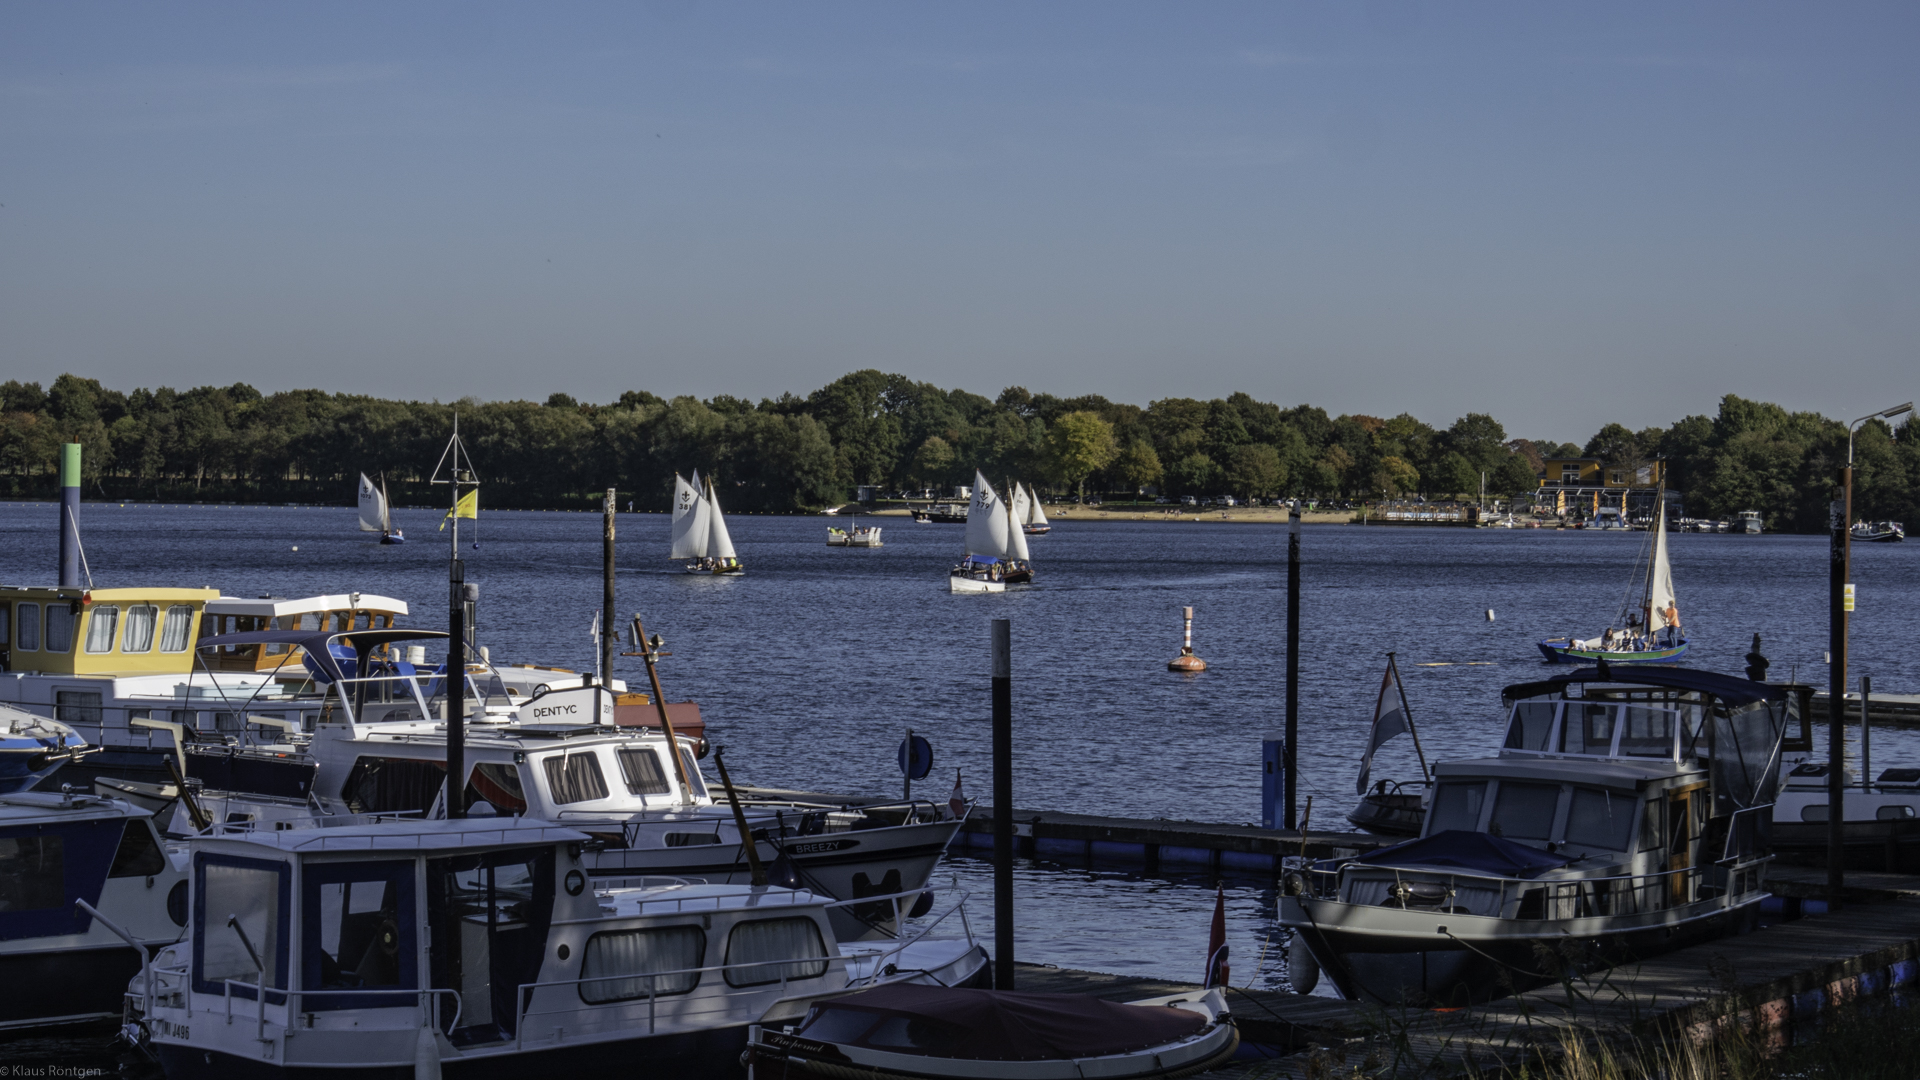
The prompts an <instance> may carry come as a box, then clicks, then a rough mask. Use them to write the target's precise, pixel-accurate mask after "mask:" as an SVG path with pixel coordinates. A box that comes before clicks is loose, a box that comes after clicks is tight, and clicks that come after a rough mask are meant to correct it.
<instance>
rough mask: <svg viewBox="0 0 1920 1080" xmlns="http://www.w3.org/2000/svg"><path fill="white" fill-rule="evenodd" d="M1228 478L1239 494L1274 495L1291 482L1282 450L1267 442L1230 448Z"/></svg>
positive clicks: (1234, 491) (1229, 485)
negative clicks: (1282, 459)
mask: <svg viewBox="0 0 1920 1080" xmlns="http://www.w3.org/2000/svg"><path fill="white" fill-rule="evenodd" d="M1223 471H1224V474H1225V475H1224V479H1225V480H1226V484H1227V487H1228V488H1229V489H1230V490H1231V491H1232V493H1233V494H1235V495H1241V496H1246V497H1251V498H1270V497H1272V496H1274V495H1276V494H1278V493H1279V492H1280V491H1281V490H1282V489H1284V488H1285V487H1286V485H1287V479H1288V478H1287V468H1286V466H1285V465H1284V464H1282V463H1281V461H1280V451H1278V450H1275V449H1274V448H1273V447H1272V446H1269V445H1267V444H1266V443H1246V444H1244V445H1241V446H1236V447H1234V448H1233V449H1231V450H1229V451H1227V461H1226V468H1225V469H1224V470H1223Z"/></svg>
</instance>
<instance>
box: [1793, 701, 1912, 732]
mask: <svg viewBox="0 0 1920 1080" xmlns="http://www.w3.org/2000/svg"><path fill="white" fill-rule="evenodd" d="M1832 700H1833V695H1831V694H1815V695H1813V726H1814V727H1816V728H1818V727H1821V726H1824V725H1825V724H1826V722H1827V710H1828V709H1829V708H1831V706H1829V705H1828V704H1827V703H1828V702H1830V701H1832ZM1846 716H1847V723H1849V724H1858V723H1859V722H1860V695H1859V694H1857V693H1850V694H1848V695H1847V703H1846ZM1873 726H1874V727H1920V694H1875V695H1873Z"/></svg>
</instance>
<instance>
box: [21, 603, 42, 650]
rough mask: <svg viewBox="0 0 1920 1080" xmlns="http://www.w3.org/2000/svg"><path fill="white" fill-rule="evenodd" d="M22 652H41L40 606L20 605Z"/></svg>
mask: <svg viewBox="0 0 1920 1080" xmlns="http://www.w3.org/2000/svg"><path fill="white" fill-rule="evenodd" d="M20 651H21V652H39V651H40V605H39V604H21V605H20Z"/></svg>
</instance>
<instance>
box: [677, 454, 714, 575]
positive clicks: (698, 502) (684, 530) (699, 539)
mask: <svg viewBox="0 0 1920 1080" xmlns="http://www.w3.org/2000/svg"><path fill="white" fill-rule="evenodd" d="M699 482H700V470H698V469H695V470H694V472H693V483H692V484H689V483H687V482H686V481H685V480H682V479H681V478H680V474H679V473H674V474H673V553H672V554H671V555H669V556H668V558H671V559H701V558H705V557H706V554H707V534H708V532H709V531H710V530H709V528H708V525H707V500H706V499H705V498H703V497H702V496H701V494H700V489H699V488H697V487H695V486H694V484H698V483H699Z"/></svg>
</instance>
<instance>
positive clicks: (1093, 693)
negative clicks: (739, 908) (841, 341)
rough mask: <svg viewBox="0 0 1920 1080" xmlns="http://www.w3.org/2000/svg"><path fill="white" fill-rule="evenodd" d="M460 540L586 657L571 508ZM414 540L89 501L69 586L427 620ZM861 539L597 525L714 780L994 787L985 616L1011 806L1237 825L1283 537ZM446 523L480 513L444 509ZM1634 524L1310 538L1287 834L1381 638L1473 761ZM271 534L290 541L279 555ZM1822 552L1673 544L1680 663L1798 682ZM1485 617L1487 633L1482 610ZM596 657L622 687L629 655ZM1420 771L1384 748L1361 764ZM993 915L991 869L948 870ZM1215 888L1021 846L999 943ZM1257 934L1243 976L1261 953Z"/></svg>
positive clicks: (1822, 632)
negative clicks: (319, 596) (692, 706)
mask: <svg viewBox="0 0 1920 1080" xmlns="http://www.w3.org/2000/svg"><path fill="white" fill-rule="evenodd" d="M483 514H484V516H483V517H482V519H481V520H480V521H479V522H478V528H477V533H478V539H479V547H478V548H477V549H475V548H472V547H466V548H465V550H463V551H462V552H461V554H462V556H463V558H465V559H466V560H467V563H468V566H467V580H468V581H473V582H478V583H479V584H480V589H481V615H480V628H479V640H480V641H481V642H482V643H483V644H486V645H488V646H489V647H490V649H491V652H492V655H493V657H494V659H495V660H496V661H499V660H509V661H514V662H532V663H539V664H553V665H559V666H565V667H574V668H585V669H587V670H591V668H592V662H593V659H592V658H593V643H592V639H591V638H590V636H589V627H590V625H591V623H592V621H593V617H594V614H595V612H596V611H598V610H599V606H600V588H601V586H600V551H601V540H600V529H601V524H600V518H599V516H598V515H597V514H577V513H539V512H494V511H483ZM396 518H397V522H396V523H397V524H399V525H401V526H402V527H403V528H405V530H406V532H407V535H408V536H409V537H410V538H411V540H412V542H411V543H409V544H406V545H404V546H398V547H382V546H380V545H378V544H377V543H374V542H373V541H372V538H370V537H369V536H367V535H365V534H362V533H359V532H357V531H355V527H354V521H355V518H354V512H353V511H352V510H351V509H349V508H341V509H322V508H311V507H258V506H255V507H226V506H154V505H139V504H126V505H124V506H122V505H119V504H88V505H87V506H85V507H84V508H83V511H82V515H81V522H82V529H83V533H84V538H85V543H86V553H87V558H88V561H89V564H90V566H91V568H92V573H93V580H94V583H95V584H97V585H99V586H101V587H106V586H115V585H175V586H214V587H217V588H219V589H220V590H222V591H223V592H225V593H227V594H230V595H237V596H257V595H260V594H263V593H272V594H275V595H281V596H302V595H309V594H313V593H320V592H350V591H359V592H364V593H377V594H381V595H386V596H393V597H398V598H400V599H403V600H405V601H407V602H408V603H409V604H410V605H412V607H413V618H412V619H411V622H413V623H414V624H416V625H426V626H435V627H444V625H445V621H446V615H445V597H446V591H447V590H446V557H447V545H446V534H444V533H439V534H436V533H435V532H434V531H433V530H434V527H435V525H436V524H437V523H438V521H439V514H438V513H436V512H432V511H425V510H404V509H403V510H400V511H398V512H397V513H396ZM862 520H864V521H867V522H878V523H880V524H882V525H883V526H884V529H885V532H884V537H885V540H886V546H884V547H882V548H879V549H874V550H859V549H852V550H850V549H842V548H829V547H827V546H825V534H826V528H827V525H828V524H829V523H833V524H841V525H844V524H846V522H847V519H844V518H842V519H829V518H799V517H775V516H768V517H755V516H733V517H729V519H728V521H729V525H730V527H731V530H732V534H733V537H734V540H735V543H736V545H737V546H738V548H739V551H740V556H741V558H742V560H743V561H744V562H745V563H746V565H747V567H748V573H747V574H746V575H745V576H743V577H739V578H711V577H692V576H688V575H685V574H682V573H680V572H679V570H678V566H677V565H676V564H674V563H672V562H670V561H669V560H667V559H666V558H665V554H666V552H667V550H668V539H667V536H668V519H667V517H666V516H665V515H658V514H622V515H621V516H620V518H619V526H618V527H619V558H618V563H617V565H618V577H617V581H618V588H619V610H620V612H621V619H622V621H623V622H624V621H625V619H626V618H627V616H628V615H630V614H631V613H633V612H636V611H637V612H640V613H641V614H642V615H643V616H644V618H645V621H646V626H647V629H648V631H649V632H658V633H660V634H662V635H663V636H664V637H665V639H666V641H667V649H668V651H670V652H672V653H673V656H672V658H671V659H668V660H666V661H664V662H663V668H662V678H663V680H664V682H665V684H666V688H667V694H668V696H669V698H671V699H674V700H682V699H692V700H695V701H698V702H699V703H700V705H701V710H702V713H703V715H704V717H705V718H706V721H707V724H708V733H709V737H710V738H711V739H712V740H713V741H714V742H715V743H717V744H719V745H723V746H725V747H726V748H727V760H728V766H729V769H730V770H731V771H732V772H733V774H734V775H735V776H736V778H739V779H742V780H745V781H748V782H751V783H756V784H763V785H768V786H779V787H797V788H804V789H810V790H822V791H836V792H868V791H897V790H898V786H899V784H900V777H899V773H898V771H897V768H896V766H895V764H894V755H895V748H896V747H897V745H898V744H899V742H900V739H901V737H902V735H903V734H904V732H905V730H906V729H907V728H913V729H914V730H915V731H916V732H918V733H920V734H922V735H925V736H926V737H927V738H929V739H930V740H931V741H932V743H933V746H934V755H935V767H934V773H933V776H932V777H931V778H930V779H929V780H927V781H925V782H924V783H923V784H922V785H919V786H917V788H916V793H917V794H918V793H927V794H933V795H936V796H938V795H944V794H945V793H946V792H947V791H948V789H950V788H951V787H952V785H953V783H954V779H955V775H956V773H957V772H958V773H963V774H964V783H965V785H966V790H967V792H968V793H969V794H970V795H973V796H976V797H980V798H982V799H983V801H984V797H985V796H986V795H987V794H988V791H989V759H988V754H989V732H988V724H987V722H986V721H987V716H988V711H989V705H990V702H989V696H988V693H989V679H988V676H989V670H988V661H989V658H988V652H987V647H988V620H990V619H992V618H996V617H1004V618H1007V619H1010V620H1011V621H1012V628H1013V648H1014V656H1013V665H1014V722H1015V725H1016V744H1017V753H1016V763H1015V768H1016V779H1015V785H1014V786H1015V798H1016V802H1017V804H1018V805H1019V806H1020V807H1022V808H1034V809H1054V810H1070V811H1077V812H1082V813H1093V814H1111V815H1117V816H1127V817H1141V818H1153V817H1165V818H1186V819H1192V820H1200V821H1223V822H1252V821H1257V820H1258V819H1259V814H1260V808H1259V794H1260V749H1261V747H1260V743H1261V740H1262V738H1264V737H1270V736H1273V735H1275V734H1277V733H1278V732H1279V731H1280V729H1281V725H1282V723H1283V720H1284V702H1285V643H1286V543H1287V537H1286V529H1285V527H1284V526H1280V525H1254V524H1234V523H1205V524H1203V523H1195V522H1186V523H1177V524H1176V523H1167V522H1162V521H1157V520H1156V521H1138V522H1135V521H1098V522H1092V521H1076V520H1063V521H1059V522H1057V523H1056V527H1055V529H1054V531H1053V533H1052V535H1050V536H1046V537H1040V538H1035V539H1034V540H1033V542H1032V548H1033V557H1034V564H1035V566H1036V568H1037V571H1038V577H1037V581H1036V584H1035V585H1034V586H1033V587H1031V588H1018V587H1016V588H1014V589H1011V590H1009V591H1008V592H1007V593H1005V594H1004V595H998V596H953V595H950V594H948V592H947V591H946V571H947V568H948V567H949V566H950V565H951V564H952V563H953V562H954V561H955V560H956V559H957V558H958V556H959V555H960V554H961V547H960V545H961V527H960V526H957V525H931V524H927V525H922V524H916V523H914V522H911V521H908V520H904V519H898V518H879V519H874V518H867V519H862ZM57 521H58V517H57V511H56V509H55V507H54V506H53V505H52V504H48V503H38V504H34V503H0V582H4V583H13V584H44V583H46V582H50V581H52V580H54V577H55V569H56V536H57V531H56V526H57ZM462 526H463V529H464V530H465V533H466V538H467V539H468V540H471V539H472V537H473V534H474V532H475V531H476V530H475V523H473V522H463V523H462ZM1645 541H1646V536H1645V534H1642V533H1601V532H1586V531H1570V532H1560V531H1550V530H1512V531H1509V530H1498V529H1480V530H1468V529H1450V528H1416V527H1370V528H1362V527H1355V526H1345V525H1320V526H1308V527H1307V528H1306V529H1305V530H1304V535H1303V539H1302V544H1301V550H1302V563H1303V567H1302V580H1303V583H1304V588H1303V593H1302V600H1301V623H1302V632H1301V660H1300V673H1301V692H1300V732H1301V739H1300V741H1301V746H1300V771H1301V791H1302V793H1303V795H1311V796H1312V797H1313V821H1314V823H1316V824H1318V825H1320V826H1321V827H1344V814H1345V813H1346V812H1347V810H1349V809H1351V807H1352V805H1353V803H1354V801H1355V799H1354V794H1353V791H1354V773H1355V769H1356V765H1357V762H1358V759H1359V755H1360V751H1361V749H1362V747H1363V743H1364V740H1365V737H1366V734H1367V730H1368V721H1369V719H1370V718H1371V715H1372V709H1373V695H1374V693H1375V691H1376V690H1377V688H1378V686H1379V680H1380V674H1381V671H1382V669H1383V666H1384V664H1385V662H1386V654H1387V652H1388V651H1390V650H1391V651H1394V652H1396V653H1397V654H1398V656H1399V663H1400V666H1401V672H1402V674H1403V676H1404V679H1405V683H1406V688H1407V694H1408V698H1409V700H1410V702H1411V705H1412V709H1413V714H1414V717H1415V720H1416V722H1417V723H1418V725H1419V730H1420V739H1421V743H1422V745H1423V746H1424V748H1425V750H1426V753H1427V756H1428V757H1429V758H1430V759H1431V758H1436V757H1454V756H1462V755H1468V754H1473V753H1477V752H1479V751H1482V750H1485V749H1487V748H1489V747H1490V746H1491V745H1492V744H1493V742H1494V740H1495V739H1496V738H1497V737H1498V734H1499V724H1500V720H1501V717H1500V716H1499V699H1500V689H1501V687H1503V686H1505V685H1508V684H1510V683H1515V682H1520V681H1524V680H1527V679H1531V678H1534V677H1537V676H1539V675H1540V674H1541V673H1542V671H1543V665H1542V664H1541V662H1540V658H1539V654H1538V652H1537V650H1536V649H1535V647H1534V642H1535V641H1536V640H1538V639H1540V638H1543V637H1553V636H1559V635H1562V634H1566V633H1568V632H1575V633H1577V634H1579V635H1580V636H1590V635H1593V634H1596V633H1597V632H1598V631H1599V630H1601V629H1602V628H1604V627H1605V626H1606V625H1607V623H1608V621H1609V620H1610V619H1611V618H1613V616H1614V613H1615V612H1616V611H1618V610H1619V607H1620V604H1621V602H1622V598H1623V597H1624V596H1626V595H1627V594H1628V593H1629V592H1630V591H1634V590H1637V589H1638V587H1639V586H1638V583H1637V582H1632V581H1630V580H1629V579H1630V578H1631V576H1632V574H1633V568H1634V565H1635V562H1636V560H1637V559H1638V558H1640V557H1641V553H1642V549H1643V546H1644V544H1645ZM295 547H297V548H298V550H297V551H296V550H293V549H294V548H295ZM1826 552H1827V548H1826V540H1825V539H1824V538H1823V537H1813V536H1784V535H1783V536H1771V535H1769V536H1757V537H1750V536H1736V535H1708V536H1702V535H1678V536H1674V537H1672V538H1671V555H1672V563H1673V577H1674V583H1675V592H1676V593H1677V594H1678V597H1679V601H1678V603H1679V608H1680V611H1681V614H1682V617H1683V620H1684V622H1685V624H1686V626H1687V629H1688V633H1689V634H1690V636H1691V637H1692V638H1693V641H1694V645H1693V649H1692V652H1691V654H1690V655H1689V657H1688V663H1689V664H1690V665H1692V666H1697V667H1702V668H1708V669H1712V670H1717V671H1724V672H1730V673H1738V672H1739V671H1740V670H1741V668H1742V667H1743V665H1744V661H1743V659H1742V657H1743V655H1744V654H1745V653H1746V651H1747V649H1748V647H1749V645H1750V643H1751V640H1752V637H1753V635H1754V634H1755V633H1756V632H1757V633H1759V634H1761V635H1762V638H1763V651H1764V652H1765V653H1766V655H1767V656H1768V657H1769V658H1770V659H1771V660H1772V661H1773V667H1772V672H1771V674H1772V676H1773V677H1774V678H1776V679H1784V678H1786V677H1788V676H1789V675H1791V674H1795V673H1797V674H1798V675H1799V677H1800V678H1801V679H1802V680H1806V681H1814V682H1816V683H1818V684H1821V685H1824V683H1825V679H1826V671H1825V667H1824V665H1823V662H1822V654H1823V652H1824V651H1825V649H1826V638H1827V621H1826V591H1825V590H1826V581H1827V562H1826ZM1854 567H1855V569H1854V581H1855V582H1856V584H1857V586H1858V595H1859V604H1858V610H1857V611H1856V612H1855V615H1854V618H1853V636H1852V640H1853V646H1852V672H1853V674H1854V675H1855V676H1856V677H1857V676H1858V675H1860V674H1862V673H1865V674H1869V675H1872V676H1873V678H1874V682H1875V686H1876V689H1878V690H1879V691H1882V692H1895V693H1901V692H1915V691H1920V624H1917V623H1916V620H1915V619H1914V617H1913V615H1914V612H1915V610H1916V602H1920V544H1891V545H1882V544H1862V545H1856V546H1855V547H1854ZM1189 604H1191V605H1193V606H1194V607H1195V609H1196V611H1195V624H1194V646H1195V651H1196V652H1197V653H1198V654H1199V655H1200V656H1202V657H1204V658H1205V659H1206V660H1207V662H1208V664H1209V665H1210V667H1209V670H1208V671H1207V672H1206V673H1204V674H1202V675H1198V676H1182V675H1176V674H1172V673H1169V672H1168V671H1167V670H1166V662H1167V660H1168V659H1170V658H1171V657H1173V656H1174V655H1175V654H1176V653H1178V651H1179V646H1180V608H1181V607H1182V606H1183V605H1189ZM1489 609H1491V610H1492V611H1493V612H1494V619H1493V621H1488V619H1487V611H1488V610H1489ZM618 662H619V663H620V664H621V665H626V666H622V667H620V668H619V669H617V670H616V672H615V674H616V675H617V676H619V677H623V678H626V679H628V680H629V681H630V682H633V683H636V684H637V683H639V682H641V681H643V680H644V677H645V674H644V671H643V670H642V669H640V668H639V667H638V666H636V665H637V662H635V661H627V660H620V661H618ZM1874 759H1875V762H1876V771H1877V769H1878V767H1879V766H1882V765H1893V764H1897V763H1911V764H1920V738H1916V736H1915V735H1913V734H1910V733H1905V732H1894V731H1885V732H1880V733H1877V734H1876V735H1875V738H1874ZM1415 772H1416V766H1415V764H1414V748H1413V745H1412V743H1411V741H1409V740H1406V739H1400V740H1397V741H1396V742H1394V743H1392V744H1390V745H1389V746H1388V747H1386V748H1385V749H1383V750H1382V751H1381V754H1380V756H1379V757H1378V759H1377V760H1376V762H1375V766H1374V775H1375V776H1376V777H1381V776H1388V777H1393V776H1401V777H1410V776H1412V775H1414V774H1415ZM951 864H952V872H953V873H955V874H957V875H959V876H960V877H961V879H962V881H963V883H966V884H969V885H972V886H974V887H977V888H978V889H979V894H978V895H979V897H980V901H981V902H980V903H979V904H978V905H976V908H975V916H976V917H975V919H974V925H975V927H976V929H978V930H981V931H983V932H985V931H986V930H987V928H988V927H989V926H990V923H989V921H988V920H989V918H990V911H988V910H987V909H988V908H989V907H990V906H991V905H990V903H988V902H987V898H988V894H989V893H990V888H991V886H990V879H991V875H990V872H989V871H988V869H987V867H986V866H985V864H983V863H982V862H980V861H979V860H977V859H971V858H966V857H955V858H954V859H952V860H951ZM1224 884H1225V886H1226V888H1227V896H1228V914H1229V923H1230V938H1231V941H1230V943H1231V944H1232V945H1233V953H1234V956H1235V959H1236V963H1235V965H1234V967H1235V981H1236V982H1241V981H1246V980H1255V981H1256V982H1260V983H1266V984H1273V983H1275V982H1277V981H1278V980H1279V979H1281V978H1282V977H1283V974H1284V972H1283V968H1282V966H1281V965H1280V964H1279V962H1278V957H1277V955H1276V953H1277V950H1275V949H1272V948H1271V947H1270V946H1271V945H1272V943H1273V942H1272V938H1271V932H1272V918H1273V914H1274V907H1275V905H1274V902H1273V895H1272V890H1271V884H1270V883H1269V882H1265V881H1261V880H1258V879H1254V878H1233V877H1228V878H1226V879H1224ZM1213 885H1214V883H1213V881H1212V879H1210V878H1206V877H1205V876H1203V875H1193V876H1181V875H1160V876H1156V877H1147V876H1144V875H1141V874H1139V873H1136V872H1132V871H1129V870H1127V869H1126V868H1124V867H1097V866H1082V867H1059V866H1055V865H1053V864H1047V863H1044V862H1035V863H1026V864H1023V866H1022V870H1021V889H1022V891H1021V900H1020V904H1019V906H1018V908H1017V911H1018V918H1019V924H1020V925H1019V928H1018V929H1019V936H1020V949H1021V954H1020V955H1021V958H1022V959H1026V960H1034V961H1040V962H1048V963H1058V964H1061V965H1063V966H1078V967H1088V968H1096V969H1101V970H1109V971H1137V972H1141V973H1146V974H1154V975H1161V976H1166V977H1175V978H1185V979H1194V978H1197V976H1198V974H1199V969H1200V967H1201V958H1202V954H1203V952H1204V950H1205V945H1206V935H1207V920H1208V916H1209V914H1210V912H1211V908H1212V902H1213ZM1263 950H1266V951H1267V953H1268V955H1267V956H1266V958H1265V961H1264V963H1259V962H1256V961H1257V958H1259V957H1260V956H1261V954H1262V952H1263Z"/></svg>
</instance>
